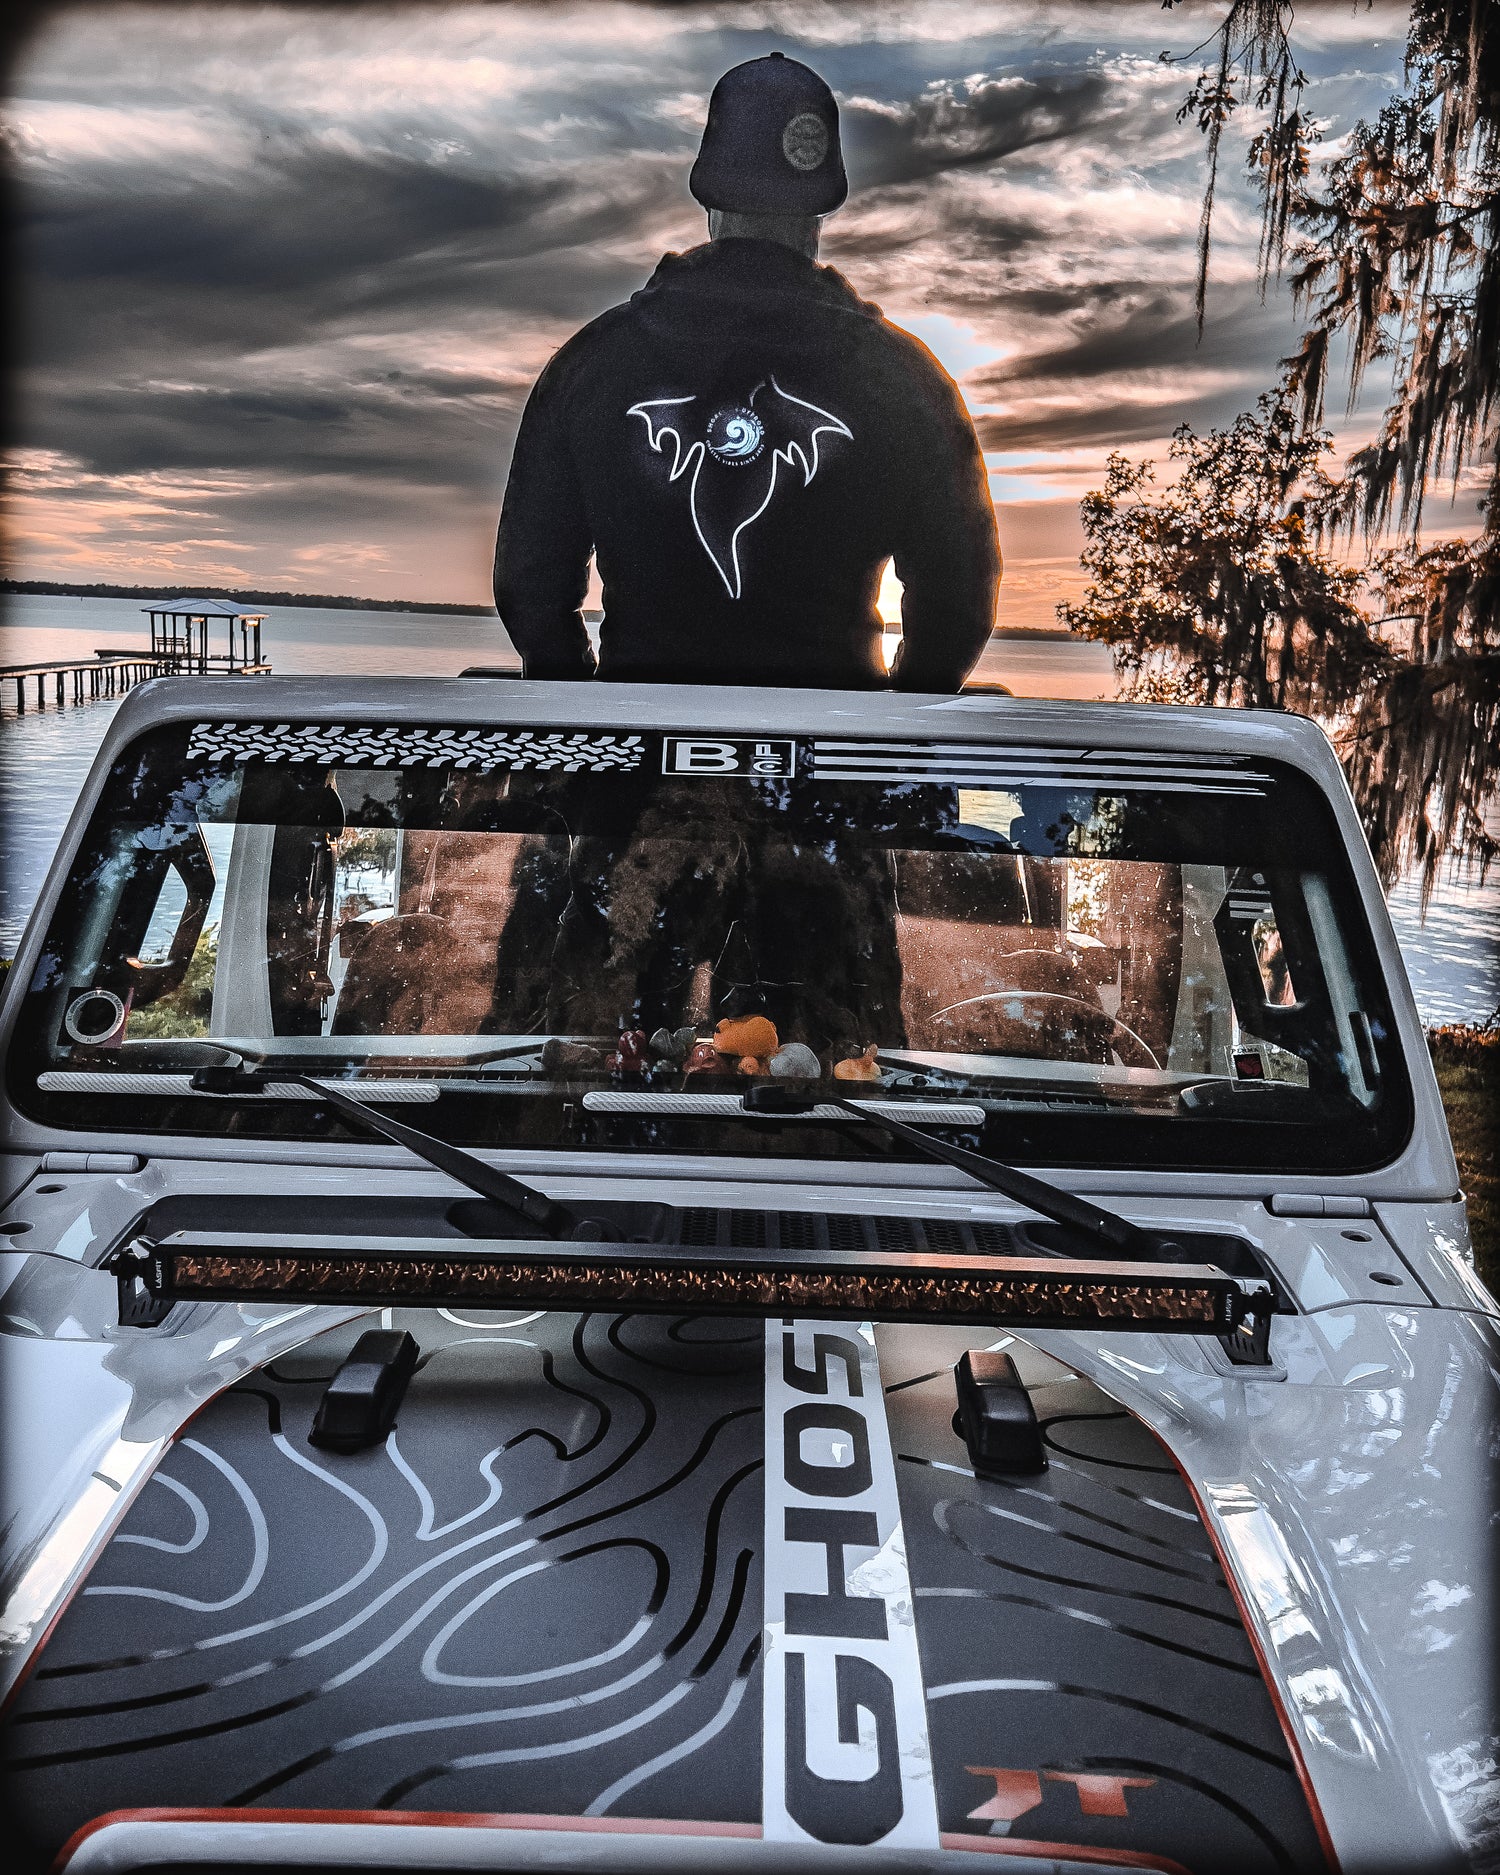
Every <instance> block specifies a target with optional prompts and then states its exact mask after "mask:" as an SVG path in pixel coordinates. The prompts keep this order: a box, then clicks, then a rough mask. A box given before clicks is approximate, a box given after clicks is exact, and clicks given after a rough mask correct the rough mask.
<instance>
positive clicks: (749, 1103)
mask: <svg viewBox="0 0 1500 1875" xmlns="http://www.w3.org/2000/svg"><path fill="white" fill-rule="evenodd" d="M820 1098H821V1097H820ZM813 1104H814V1097H813V1096H811V1095H798V1094H793V1093H789V1092H788V1091H787V1090H786V1089H785V1088H781V1087H774V1086H773V1087H752V1088H748V1089H747V1090H746V1092H745V1094H744V1097H743V1107H744V1110H745V1112H746V1113H760V1114H766V1115H775V1114H777V1113H796V1112H798V1111H799V1110H801V1109H802V1108H803V1107H805V1106H810V1105H813ZM823 1104H826V1105H828V1106H833V1107H839V1108H841V1109H842V1110H843V1111H844V1112H845V1113H847V1114H848V1115H849V1116H850V1117H851V1118H852V1119H856V1120H862V1121H863V1122H864V1123H865V1125H867V1126H876V1127H879V1128H880V1130H881V1131H882V1132H883V1133H889V1134H891V1135H892V1137H893V1138H896V1139H901V1140H905V1141H906V1143H907V1144H908V1145H911V1146H915V1147H916V1149H917V1150H918V1152H920V1153H922V1154H923V1156H924V1157H926V1158H928V1159H935V1160H937V1161H938V1162H939V1163H941V1164H943V1165H953V1166H957V1167H958V1169H959V1170H960V1171H962V1172H967V1173H968V1174H969V1176H970V1177H971V1178H975V1179H978V1181H979V1183H980V1184H981V1185H988V1186H989V1188H990V1190H991V1191H998V1192H1000V1193H1002V1194H1003V1195H1004V1196H1005V1197H1007V1198H1015V1199H1017V1200H1018V1201H1019V1202H1020V1203H1021V1204H1024V1205H1027V1206H1029V1207H1030V1209H1031V1210H1033V1211H1037V1212H1040V1214H1041V1215H1042V1216H1043V1217H1046V1218H1051V1219H1052V1221H1053V1222H1054V1223H1056V1224H1064V1225H1066V1226H1067V1227H1068V1228H1069V1229H1070V1230H1076V1231H1078V1232H1080V1233H1081V1234H1082V1235H1083V1236H1085V1237H1090V1238H1092V1239H1093V1240H1094V1242H1095V1243H1097V1244H1100V1245H1102V1246H1104V1247H1106V1248H1107V1249H1109V1250H1111V1251H1113V1252H1114V1253H1115V1254H1116V1255H1124V1256H1128V1257H1132V1258H1135V1259H1137V1260H1139V1261H1142V1262H1150V1263H1159V1262H1161V1261H1162V1260H1163V1257H1164V1255H1165V1254H1166V1252H1167V1250H1168V1246H1167V1245H1164V1244H1160V1243H1158V1241H1157V1240H1156V1238H1154V1237H1153V1236H1151V1235H1150V1233H1149V1232H1147V1231H1143V1230H1142V1229H1141V1228H1140V1227H1139V1225H1136V1224H1132V1223H1131V1221H1130V1219H1129V1218H1125V1217H1121V1216H1120V1215H1119V1213H1118V1212H1116V1211H1106V1210H1104V1208H1103V1207H1102V1206H1100V1205H1097V1204H1090V1203H1089V1201H1088V1200H1087V1199H1086V1198H1075V1197H1074V1196H1073V1194H1072V1193H1071V1192H1068V1191H1060V1190H1059V1189H1058V1187H1057V1186H1056V1185H1049V1184H1048V1183H1047V1182H1046V1181H1045V1180H1044V1179H1040V1178H1033V1177H1032V1175H1031V1174H1030V1173H1029V1172H1022V1171H1020V1170H1018V1169H1017V1168H1016V1167H1015V1166H1013V1165H1004V1164H1002V1163H1001V1162H1000V1160H998V1159H991V1158H990V1157H989V1156H988V1155H987V1154H986V1153H982V1152H970V1151H969V1150H968V1149H967V1148H966V1147H964V1146H950V1145H948V1144H947V1142H946V1141H945V1140H941V1139H929V1138H928V1136H927V1135H926V1134H925V1133H920V1132H918V1131H917V1129H916V1127H914V1126H908V1125H907V1124H906V1123H905V1121H903V1120H893V1119H891V1118H890V1116H889V1115H888V1114H884V1113H881V1112H878V1111H873V1112H872V1111H869V1110H868V1106H867V1103H865V1102H863V1101H858V1100H843V1099H840V1098H839V1097H838V1096H837V1095H835V1096H834V1097H833V1098H832V1099H830V1100H827V1101H826V1102H825V1103H823Z"/></svg>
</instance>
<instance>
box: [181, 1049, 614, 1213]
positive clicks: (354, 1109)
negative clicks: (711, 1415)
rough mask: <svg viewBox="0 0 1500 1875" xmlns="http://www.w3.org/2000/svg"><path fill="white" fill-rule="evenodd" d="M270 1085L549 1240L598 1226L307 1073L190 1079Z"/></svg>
mask: <svg viewBox="0 0 1500 1875" xmlns="http://www.w3.org/2000/svg"><path fill="white" fill-rule="evenodd" d="M273 1084H282V1085H288V1084H289V1085H291V1086H293V1087H305V1088H308V1089H310V1090H311V1091H312V1092H313V1093H314V1094H316V1095H317V1096H318V1098H319V1100H326V1101H327V1102H328V1104H329V1106H331V1107H333V1108H334V1109H335V1111H337V1112H339V1113H341V1114H343V1115H344V1117H345V1118H346V1119H349V1120H352V1121H354V1123H355V1124H356V1125H357V1126H362V1127H364V1128H365V1129H366V1131H367V1132H371V1133H377V1134H379V1135H380V1136H381V1137H382V1138H384V1139H389V1140H391V1141H392V1142H393V1143H394V1144H395V1145H398V1146H404V1147H405V1148H406V1150H407V1151H408V1152H410V1153H415V1155H416V1156H417V1158H419V1159H425V1160H426V1161H427V1163H428V1164H429V1165H431V1166H435V1167H436V1168H437V1170H438V1171H440V1172H446V1173H447V1175H448V1176H449V1178H451V1179H455V1180H457V1182H458V1183H459V1184H460V1185H466V1186H467V1187H468V1189H469V1190H470V1191H472V1192H477V1193H478V1194H479V1196H480V1197H481V1198H487V1199H489V1201H490V1202H491V1203H492V1204H498V1205H500V1206H502V1207H503V1208H504V1209H505V1210H507V1211H514V1212H518V1213H519V1214H520V1215H521V1216H522V1217H524V1218H525V1219H526V1220H527V1221H528V1222H529V1223H532V1224H535V1225H536V1226H537V1227H538V1228H539V1229H540V1230H543V1231H545V1232H546V1233H547V1235H548V1236H549V1237H558V1238H563V1237H571V1236H573V1235H574V1233H575V1232H577V1231H580V1230H582V1229H584V1228H589V1229H590V1230H594V1229H597V1228H598V1227H597V1226H594V1225H592V1224H591V1225H589V1226H587V1227H586V1226H585V1225H584V1222H583V1220H582V1219H580V1218H579V1217H578V1216H577V1214H576V1213H575V1212H573V1211H570V1210H569V1209H568V1207H567V1206H566V1205H564V1204H558V1203H557V1202H556V1201H555V1200H554V1199H551V1198H549V1197H548V1196H547V1194H546V1193H545V1192H543V1191H538V1190H537V1189H536V1187H535V1186H534V1185H527V1184H523V1183H522V1181H521V1180H520V1179H518V1178H512V1177H511V1176H510V1174H509V1173H508V1172H500V1171H497V1170H496V1168H495V1167H494V1166H492V1165H486V1164H485V1162H484V1160H483V1159H481V1158H480V1157H479V1156H478V1154H477V1153H472V1152H465V1151H464V1149H463V1147H462V1146H450V1145H449V1144H448V1142H447V1141H446V1140H443V1139H434V1138H433V1136H432V1134H431V1133H423V1132H421V1131H419V1129H418V1128H416V1127H414V1126H406V1125H404V1124H403V1123H402V1122H401V1121H400V1120H393V1119H391V1118H390V1116H389V1115H388V1114H384V1113H378V1112H376V1111H375V1110H374V1109H373V1108H371V1107H367V1106H366V1105H365V1104H364V1102H363V1101H360V1100H351V1099H350V1097H349V1096H348V1095H347V1094H341V1093H339V1092H338V1091H337V1090H336V1089H334V1088H332V1087H330V1086H329V1085H328V1083H327V1082H326V1081H315V1080H314V1079H313V1078H312V1076H311V1075H310V1074H296V1073H288V1072H286V1071H285V1070H284V1069H281V1068H277V1069H274V1070H267V1069H264V1068H247V1067H245V1066H243V1065H242V1064H241V1063H239V1062H236V1063H235V1064H234V1065H230V1064H227V1063H226V1064H224V1065H221V1066H218V1067H209V1068H199V1069H198V1071H197V1073H196V1074H194V1076H193V1086H194V1087H195V1088H196V1089H197V1090H198V1091H199V1092H200V1093H204V1094H262V1093H264V1092H265V1090H266V1089H267V1087H269V1086H271V1085H273Z"/></svg>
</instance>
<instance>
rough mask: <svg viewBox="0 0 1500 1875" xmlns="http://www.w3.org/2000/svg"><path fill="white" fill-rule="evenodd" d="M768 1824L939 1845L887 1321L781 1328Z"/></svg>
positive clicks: (773, 1456)
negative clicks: (883, 1347)
mask: <svg viewBox="0 0 1500 1875" xmlns="http://www.w3.org/2000/svg"><path fill="white" fill-rule="evenodd" d="M765 1419H766V1448H765V1450H766V1494H765V1515H766V1522H765V1598H766V1607H765V1623H766V1625H765V1682H764V1697H765V1713H764V1721H763V1731H762V1736H763V1741H764V1742H763V1770H762V1778H763V1810H762V1827H763V1831H764V1834H765V1837H766V1839H767V1840H768V1841H772V1842H824V1843H847V1844H849V1845H851V1846H853V1845H858V1846H860V1847H868V1846H870V1845H872V1844H874V1843H880V1844H882V1845H883V1846H885V1847H890V1848H895V1847H898V1846H899V1847H903V1848H922V1849H934V1850H935V1849H936V1848H937V1847H938V1822H937V1803H936V1798H935V1795H934V1790H933V1777H932V1755H931V1749H930V1746H929V1743H928V1737H927V1708H926V1703H925V1699H924V1696H923V1690H922V1670H921V1663H920V1660H919V1658H918V1654H917V1635H916V1625H915V1617H914V1613H913V1609H914V1603H913V1599H912V1590H911V1580H910V1577H909V1575H908V1572H907V1566H906V1538H905V1533H904V1531H903V1529H902V1525H901V1506H900V1502H899V1500H898V1498H897V1495H896V1474H895V1465H894V1461H893V1459H892V1456H891V1441H890V1432H889V1429H888V1427H887V1424H886V1415H885V1395H884V1392H883V1391H882V1388H881V1384H880V1362H879V1358H878V1356H877V1355H876V1352H875V1339H874V1331H873V1329H872V1328H871V1327H870V1326H869V1325H868V1324H867V1323H866V1324H859V1325H856V1324H854V1323H852V1322H851V1323H843V1322H838V1323H829V1322H822V1321H818V1322H812V1321H780V1320H772V1321H768V1322H767V1323H766V1413H765Z"/></svg>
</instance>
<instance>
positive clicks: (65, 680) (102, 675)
mask: <svg viewBox="0 0 1500 1875" xmlns="http://www.w3.org/2000/svg"><path fill="white" fill-rule="evenodd" d="M184 664H188V666H189V668H190V669H192V668H194V667H195V664H196V660H189V659H185V658H180V657H160V656H158V657H152V655H151V654H150V652H148V651H98V652H96V653H95V654H94V656H93V657H92V658H60V659H58V660H57V661H55V662H53V663H50V664H48V663H44V664H0V702H5V701H9V697H8V693H7V691H6V686H7V685H8V684H14V685H15V687H16V691H15V707H16V711H17V713H18V714H24V713H25V710H26V707H27V691H28V687H29V686H30V685H31V684H32V683H35V685H36V708H37V709H39V710H43V709H46V707H47V705H48V704H49V702H50V703H51V704H53V705H54V707H56V708H58V709H61V708H62V706H63V705H64V704H65V703H93V702H95V701H96V700H97V699H99V698H101V697H118V696H123V695H124V694H125V692H126V691H127V690H130V689H132V688H133V687H134V686H135V685H136V684H139V683H143V682H145V680H146V679H147V678H148V677H170V676H172V675H174V674H176V673H179V672H181V670H182V667H183V665H184ZM270 668H271V667H270V665H269V664H261V665H258V666H257V665H242V666H241V667H240V668H239V670H238V672H237V673H236V674H237V675H241V676H260V675H262V674H264V673H265V672H267V671H269V670H270Z"/></svg>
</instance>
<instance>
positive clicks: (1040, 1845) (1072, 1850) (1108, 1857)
mask: <svg viewBox="0 0 1500 1875" xmlns="http://www.w3.org/2000/svg"><path fill="white" fill-rule="evenodd" d="M938 1842H939V1844H940V1845H941V1847H943V1848H944V1849H959V1850H962V1851H964V1852H966V1853H967V1854H969V1855H1028V1856H1036V1857H1038V1858H1039V1859H1041V1860H1044V1861H1045V1860H1046V1859H1048V1858H1049V1857H1050V1858H1052V1859H1054V1860H1059V1859H1060V1860H1065V1861H1068V1862H1096V1863H1098V1864H1099V1866H1100V1867H1101V1868H1138V1869H1148V1870H1150V1871H1151V1875H1192V1871H1191V1870H1190V1869H1186V1868H1184V1867H1183V1866H1182V1864H1181V1863H1180V1862H1174V1861H1172V1860H1171V1858H1170V1857H1169V1856H1164V1855H1146V1854H1143V1853H1142V1852H1141V1851H1140V1850H1139V1849H1091V1848H1087V1847H1085V1846H1084V1845H1082V1844H1080V1843H1073V1842H1028V1841H1026V1839H1025V1838H1024V1837H1021V1836H962V1835H949V1834H944V1835H942V1836H939V1837H938Z"/></svg>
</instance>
